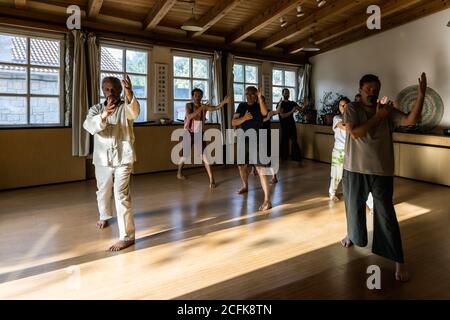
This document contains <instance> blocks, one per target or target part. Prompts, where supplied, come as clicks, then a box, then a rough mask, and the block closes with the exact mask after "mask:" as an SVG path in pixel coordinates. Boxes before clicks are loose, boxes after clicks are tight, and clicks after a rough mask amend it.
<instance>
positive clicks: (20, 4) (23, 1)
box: [14, 0, 27, 9]
mask: <svg viewBox="0 0 450 320" xmlns="http://www.w3.org/2000/svg"><path fill="white" fill-rule="evenodd" d="M14 6H15V7H16V8H17V9H25V8H26V7H27V0H14Z"/></svg>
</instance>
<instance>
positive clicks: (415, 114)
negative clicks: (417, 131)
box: [400, 72, 427, 126]
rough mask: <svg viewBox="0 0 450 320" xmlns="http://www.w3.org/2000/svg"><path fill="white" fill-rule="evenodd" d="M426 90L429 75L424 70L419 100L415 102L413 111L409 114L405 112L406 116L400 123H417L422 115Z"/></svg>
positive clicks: (408, 124)
mask: <svg viewBox="0 0 450 320" xmlns="http://www.w3.org/2000/svg"><path fill="white" fill-rule="evenodd" d="M426 90H427V76H426V74H425V72H422V74H421V75H420V78H419V89H418V95H417V100H416V102H415V103H414V106H413V108H412V109H411V112H410V113H409V114H408V115H406V114H405V117H404V118H403V120H402V121H401V122H400V125H402V126H410V125H415V124H416V123H417V122H418V121H419V118H420V115H421V114H422V109H423V103H424V101H425V92H426Z"/></svg>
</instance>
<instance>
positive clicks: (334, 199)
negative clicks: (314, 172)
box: [330, 195, 339, 202]
mask: <svg viewBox="0 0 450 320" xmlns="http://www.w3.org/2000/svg"><path fill="white" fill-rule="evenodd" d="M330 200H331V201H334V202H337V201H339V198H338V197H337V196H336V195H334V196H330Z"/></svg>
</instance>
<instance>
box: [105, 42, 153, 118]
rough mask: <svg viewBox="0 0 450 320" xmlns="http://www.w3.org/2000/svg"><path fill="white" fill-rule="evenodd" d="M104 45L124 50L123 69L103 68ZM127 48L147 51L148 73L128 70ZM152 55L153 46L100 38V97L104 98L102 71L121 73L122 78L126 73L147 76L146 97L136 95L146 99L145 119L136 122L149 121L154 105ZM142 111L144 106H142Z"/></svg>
mask: <svg viewBox="0 0 450 320" xmlns="http://www.w3.org/2000/svg"><path fill="white" fill-rule="evenodd" d="M102 46H103V47H108V48H112V49H120V50H122V67H123V71H120V72H119V71H112V70H103V69H102V60H101V50H102ZM127 50H130V51H144V52H146V53H147V70H146V73H145V74H144V73H135V72H127V71H126V70H127V64H126V63H127V62H126V60H127ZM150 55H151V48H149V47H146V46H139V45H135V44H131V43H127V42H120V41H112V40H105V39H100V40H99V69H98V72H99V77H100V79H99V85H98V86H99V90H100V93H99V98H100V99H102V98H104V96H103V90H102V79H103V77H102V73H112V74H121V75H122V78H123V76H124V75H125V74H127V75H130V76H140V77H144V76H145V77H146V78H147V88H146V97H145V98H139V97H136V99H138V100H139V99H143V100H145V101H146V108H145V115H144V120H143V121H139V122H136V121H135V123H145V122H148V121H149V107H150V105H152V103H150V101H149V100H150V98H149V97H150V96H151V93H150V90H151V79H150V78H151V77H150V64H151V63H150V61H151V60H150V59H151V57H150ZM122 78H120V80H122ZM122 94H124V92H123V91H122ZM141 112H142V108H141Z"/></svg>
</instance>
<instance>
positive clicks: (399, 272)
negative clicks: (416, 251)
mask: <svg viewBox="0 0 450 320" xmlns="http://www.w3.org/2000/svg"><path fill="white" fill-rule="evenodd" d="M395 280H397V281H401V282H407V281H409V273H408V270H406V267H405V265H404V264H403V263H398V262H396V263H395Z"/></svg>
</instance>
